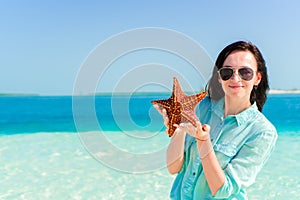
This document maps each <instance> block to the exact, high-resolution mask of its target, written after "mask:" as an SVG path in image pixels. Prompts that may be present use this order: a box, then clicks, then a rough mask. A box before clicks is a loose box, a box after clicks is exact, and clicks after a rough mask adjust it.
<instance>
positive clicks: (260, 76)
mask: <svg viewBox="0 0 300 200" xmlns="http://www.w3.org/2000/svg"><path fill="white" fill-rule="evenodd" d="M261 78H262V75H261V73H260V72H258V73H257V75H256V80H255V82H254V85H258V84H259V83H260V81H261Z"/></svg>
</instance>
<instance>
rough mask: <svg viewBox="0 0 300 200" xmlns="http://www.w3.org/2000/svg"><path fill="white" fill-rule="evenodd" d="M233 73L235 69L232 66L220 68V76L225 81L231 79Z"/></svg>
mask: <svg viewBox="0 0 300 200" xmlns="http://www.w3.org/2000/svg"><path fill="white" fill-rule="evenodd" d="M232 74H233V69H231V68H226V67H224V68H221V69H220V76H221V79H222V80H223V81H227V80H228V79H230V77H231V76H232Z"/></svg>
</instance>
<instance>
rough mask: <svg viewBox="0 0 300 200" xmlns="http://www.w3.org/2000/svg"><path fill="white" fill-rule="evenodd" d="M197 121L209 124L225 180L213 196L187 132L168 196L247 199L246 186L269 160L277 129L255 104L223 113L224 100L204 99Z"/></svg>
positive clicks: (196, 149) (186, 199)
mask: <svg viewBox="0 0 300 200" xmlns="http://www.w3.org/2000/svg"><path fill="white" fill-rule="evenodd" d="M199 110H200V121H201V123H202V124H209V125H210V126H211V130H210V137H211V140H212V144H213V148H214V152H215V154H216V157H217V159H218V161H219V164H220V165H221V167H222V169H223V171H224V173H225V177H226V178H225V182H224V184H223V186H222V187H221V188H220V189H219V190H218V191H217V193H216V194H215V196H213V195H212V193H211V191H210V189H209V186H208V183H207V181H206V177H205V175H204V172H203V170H202V164H201V159H200V157H199V151H198V147H197V143H196V141H195V139H194V138H193V137H191V136H190V135H188V134H186V139H185V150H184V163H183V165H182V169H181V171H180V172H179V173H178V174H177V176H176V178H175V180H174V183H173V187H172V190H171V194H170V198H171V199H184V200H188V199H247V193H246V191H245V188H247V187H249V186H250V185H251V184H253V183H254V181H255V178H256V176H257V174H258V172H259V171H260V170H261V169H262V167H263V165H264V164H265V162H266V161H267V160H268V158H269V156H270V154H271V152H272V150H273V148H274V145H275V142H276V140H277V132H276V129H275V128H274V126H273V125H272V124H271V123H270V122H269V121H268V120H267V119H266V117H265V116H264V115H263V114H262V113H261V112H260V111H259V110H258V109H257V106H256V103H254V104H253V105H252V106H251V107H249V108H248V109H246V110H244V111H243V112H241V113H239V114H237V115H232V116H227V117H226V118H223V116H224V99H221V100H219V101H217V102H215V101H212V100H210V99H209V98H205V99H204V100H203V101H202V102H201V103H200V105H199Z"/></svg>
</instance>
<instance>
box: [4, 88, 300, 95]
mask: <svg viewBox="0 0 300 200" xmlns="http://www.w3.org/2000/svg"><path fill="white" fill-rule="evenodd" d="M195 93H196V92H195ZM157 94H160V95H170V94H171V92H137V93H131V92H128V93H127V92H124V93H122V92H121V93H119V92H117V93H110V92H105V93H96V94H83V95H75V96H111V95H116V96H123V95H157ZM187 94H188V95H192V94H194V93H192V92H187ZM268 94H300V90H298V89H295V90H276V89H271V90H269V93H268ZM18 96H73V95H72V94H66V95H56V94H47V95H44V94H30V93H28V94H26V93H23V94H21V93H2V94H1V93H0V97H18Z"/></svg>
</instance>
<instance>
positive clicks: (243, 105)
mask: <svg viewBox="0 0 300 200" xmlns="http://www.w3.org/2000/svg"><path fill="white" fill-rule="evenodd" d="M250 106H251V103H250V100H249V99H248V100H245V99H233V98H228V97H226V96H225V103H224V118H226V117H227V116H229V115H237V114H239V113H241V112H242V111H244V110H246V109H247V108H249V107H250Z"/></svg>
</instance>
